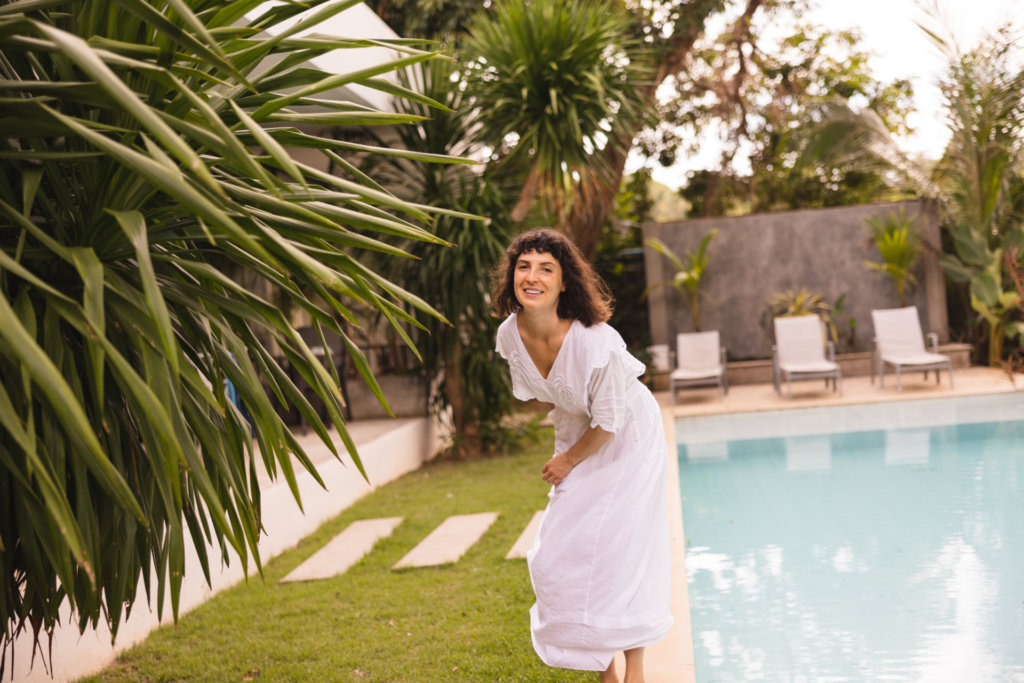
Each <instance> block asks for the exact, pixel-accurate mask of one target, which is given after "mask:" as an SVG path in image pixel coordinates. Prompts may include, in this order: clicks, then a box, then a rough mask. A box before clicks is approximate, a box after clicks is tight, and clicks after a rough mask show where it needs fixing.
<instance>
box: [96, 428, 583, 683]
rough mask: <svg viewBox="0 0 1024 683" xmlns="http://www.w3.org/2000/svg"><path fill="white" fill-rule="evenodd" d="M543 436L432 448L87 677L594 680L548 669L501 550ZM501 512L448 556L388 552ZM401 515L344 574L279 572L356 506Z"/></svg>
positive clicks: (518, 574) (526, 492)
mask: <svg viewBox="0 0 1024 683" xmlns="http://www.w3.org/2000/svg"><path fill="white" fill-rule="evenodd" d="M549 441H550V434H549V433H545V439H544V443H545V445H544V446H528V447H523V448H519V449H516V450H515V451H514V452H512V453H511V454H509V455H506V456H502V457H497V458H488V459H481V460H473V461H464V462H457V461H440V462H434V463H431V464H428V465H427V466H425V467H423V468H421V469H420V470H417V471H415V472H412V473H410V474H407V475H406V476H404V477H402V478H401V479H399V480H397V481H395V482H392V483H391V484H388V485H386V486H383V487H381V488H380V489H378V490H377V491H376V492H374V493H372V494H370V495H369V496H367V497H365V498H363V499H361V500H360V501H358V502H356V503H355V504H354V505H353V506H352V507H350V508H349V509H347V510H346V511H344V512H343V513H341V514H340V515H338V516H337V517H336V518H335V519H333V520H331V521H329V522H326V523H325V524H324V525H323V526H321V527H320V529H318V530H317V531H316V532H315V533H314V534H312V535H310V536H309V537H307V538H305V539H303V540H302V541H300V542H299V544H298V546H297V547H296V548H294V549H292V550H289V551H287V552H285V553H283V554H281V555H280V556H278V557H277V558H275V559H274V560H272V561H271V562H269V563H268V564H267V566H266V567H265V570H264V579H263V580H261V579H260V578H259V577H255V578H250V579H249V580H248V581H247V582H244V583H242V584H239V585H237V586H235V587H233V588H231V589H228V590H226V591H223V592H221V593H219V594H218V595H217V596H215V597H214V598H212V599H211V600H209V601H207V602H206V603H204V604H203V605H201V606H200V607H198V608H196V609H195V610H193V611H191V612H189V613H188V614H186V615H184V616H183V617H182V618H181V619H180V620H179V622H178V623H177V624H176V625H169V626H165V627H162V628H160V629H158V630H156V631H154V632H153V633H152V634H151V635H150V636H149V637H148V638H147V639H146V640H145V641H143V642H142V643H141V644H139V645H138V646H136V647H133V648H131V649H129V650H127V651H125V652H124V653H123V654H122V655H121V656H120V657H119V658H118V660H117V661H116V663H114V664H113V665H111V666H110V667H108V668H107V669H106V670H104V671H103V672H101V673H100V674H99V675H96V676H92V677H89V678H86V679H83V680H84V681H89V682H93V683H99V682H104V683H115V682H116V683H122V682H128V681H147V682H157V681H203V682H207V681H211V682H214V681H235V682H237V681H410V682H416V683H421V682H424V681H449V680H465V681H531V682H532V681H593V680H596V675H595V674H587V673H582V672H570V671H565V670H562V669H551V668H548V667H547V666H545V665H544V664H543V663H542V662H541V661H540V660H539V659H538V658H537V656H536V655H535V654H534V652H533V648H532V645H531V644H530V629H529V613H528V611H529V608H530V605H531V604H532V603H533V591H532V588H531V586H530V580H529V576H528V574H527V569H526V562H525V561H524V560H506V559H504V558H505V554H506V553H507V552H508V550H509V548H511V547H512V544H513V543H514V542H515V540H516V538H518V536H519V534H520V533H521V532H522V530H523V529H524V528H525V527H526V524H527V523H528V522H529V520H530V517H531V516H532V515H533V513H534V511H536V510H539V509H541V508H543V507H544V505H545V504H546V502H547V498H546V494H547V490H548V486H547V485H546V484H545V483H544V482H543V481H542V480H541V478H540V467H541V465H542V464H543V462H544V461H545V460H546V459H547V457H549V455H550V445H549V443H548V442H549ZM474 512H498V513H499V516H498V520H497V521H496V522H495V523H494V525H493V526H491V528H490V529H489V530H488V531H487V533H486V534H484V536H483V538H482V539H481V540H480V541H479V542H478V543H477V544H476V545H474V546H473V547H472V548H471V549H470V550H469V551H468V552H467V553H466V555H464V556H463V557H462V559H461V560H459V561H458V562H457V563H455V564H454V565H447V566H443V567H437V568H425V569H406V570H399V571H395V570H392V569H391V566H392V565H394V564H395V562H397V561H398V560H399V559H400V558H401V557H402V556H403V555H404V554H405V553H406V552H408V551H409V550H410V549H411V548H412V547H413V546H414V545H416V544H417V543H418V542H419V541H420V540H422V539H423V538H424V537H425V536H426V535H427V534H428V533H429V532H430V531H431V530H433V529H434V528H435V527H436V526H437V525H438V524H440V523H441V522H442V521H443V520H444V519H445V518H446V517H448V516H449V515H454V514H465V513H474ZM392 516H402V517H404V518H405V519H404V521H403V522H402V523H401V524H400V525H399V526H398V528H397V529H396V530H395V532H394V533H393V534H392V535H391V536H390V537H389V538H387V539H383V540H381V541H380V542H378V543H377V545H376V546H375V547H374V549H373V550H372V551H371V552H370V553H369V554H368V555H367V556H366V557H365V558H363V560H362V561H360V562H359V563H358V564H356V565H355V566H353V567H352V568H350V569H349V570H348V571H347V572H346V573H345V574H343V575H341V576H337V577H334V578H331V579H325V580H321V581H310V582H295V583H291V582H290V583H279V581H280V579H281V578H282V577H284V576H285V575H286V574H287V573H288V572H290V571H291V570H292V569H294V568H295V567H297V566H298V565H299V564H301V563H302V562H303V561H304V560H305V559H306V558H308V557H309V556H310V555H312V554H313V553H314V552H315V551H316V550H318V549H319V548H321V547H322V546H323V545H325V544H326V543H327V542H328V541H329V540H330V539H331V538H333V537H334V536H335V535H336V534H338V533H340V532H341V531H342V530H344V529H345V527H346V526H348V524H350V523H351V522H353V521H356V520H359V519H370V518H376V517H392Z"/></svg>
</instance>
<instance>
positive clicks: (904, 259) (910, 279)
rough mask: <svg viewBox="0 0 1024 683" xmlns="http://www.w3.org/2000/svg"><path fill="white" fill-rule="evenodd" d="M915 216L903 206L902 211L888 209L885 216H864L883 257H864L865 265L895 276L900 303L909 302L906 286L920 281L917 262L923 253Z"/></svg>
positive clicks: (893, 278) (890, 276)
mask: <svg viewBox="0 0 1024 683" xmlns="http://www.w3.org/2000/svg"><path fill="white" fill-rule="evenodd" d="M914 220H915V219H914V218H908V217H907V211H906V209H904V208H903V207H902V206H901V207H900V210H899V212H897V213H892V212H889V213H887V214H886V215H884V216H878V215H875V216H869V217H868V218H866V219H865V222H866V223H867V224H868V227H869V228H870V229H871V240H872V242H873V243H874V245H875V246H876V247H877V248H878V254H879V255H880V256H881V257H882V261H881V263H879V262H878V261H865V262H864V267H865V268H869V269H872V270H878V271H881V272H883V273H885V274H886V275H888V276H889V278H890V279H891V280H892V283H893V285H894V286H895V287H896V294H897V295H898V296H899V299H900V306H906V305H907V303H906V290H907V289H909V288H910V287H912V286H913V285H915V284H917V278H915V277H914V273H913V270H914V266H916V265H917V260H918V258H920V256H921V249H922V248H923V245H922V243H921V236H920V235H918V234H917V231H916V230H915V229H914Z"/></svg>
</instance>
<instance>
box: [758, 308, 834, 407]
mask: <svg viewBox="0 0 1024 683" xmlns="http://www.w3.org/2000/svg"><path fill="white" fill-rule="evenodd" d="M821 328H822V336H823V337H826V335H827V332H826V330H825V323H824V322H822V323H821ZM825 360H827V361H828V362H830V363H832V364H833V365H835V367H834V368H832V369H830V370H815V371H808V372H801V371H793V370H786V369H785V368H783V367H782V364H781V363H780V362H779V347H778V344H773V345H772V383H773V384H774V385H775V393H776V394H778V395H779V396H782V386H781V385H782V380H783V379H784V380H785V381H786V395H787V398H793V380H796V381H801V380H807V379H824V380H825V386H826V387H828V381H829V380H830V379H831V380H832V390H833V391H835V392H836V393H837V394H839V395H840V396H842V394H843V388H842V386H843V371H842V369H840V367H839V363H837V362H836V347H835V344H833V343H832V340H831V339H827V337H826V341H825Z"/></svg>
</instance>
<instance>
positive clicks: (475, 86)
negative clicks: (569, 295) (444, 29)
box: [464, 0, 651, 223]
mask: <svg viewBox="0 0 1024 683" xmlns="http://www.w3.org/2000/svg"><path fill="white" fill-rule="evenodd" d="M631 22H632V20H631V17H630V15H628V14H627V13H626V12H625V11H624V10H623V9H622V8H621V7H617V6H616V5H615V3H606V2H596V1H595V0H537V1H535V2H528V3H524V2H519V1H512V0H507V1H505V0H503V1H502V2H498V3H496V5H495V6H494V9H493V11H492V12H488V13H480V14H478V15H477V17H476V18H475V20H474V21H473V23H472V25H471V27H470V33H469V36H468V37H467V38H466V40H465V42H464V51H465V57H466V61H467V62H468V63H469V64H470V66H471V68H470V69H469V72H468V74H469V78H470V79H471V83H472V86H471V91H472V93H473V96H474V103H475V105H476V107H477V108H478V112H479V116H480V122H481V124H482V131H481V133H482V138H483V139H484V140H485V141H486V142H487V143H488V144H490V145H491V146H492V147H493V148H494V149H495V153H496V155H497V156H498V157H499V158H502V159H504V160H505V161H506V162H507V163H508V164H510V165H513V166H518V167H520V168H523V169H527V170H528V175H527V178H526V181H525V182H524V184H523V190H522V193H521V196H520V200H519V202H518V204H517V205H516V207H515V208H514V209H513V212H512V215H513V218H515V219H516V220H522V218H523V217H525V215H526V211H527V210H528V208H529V206H530V204H531V203H532V202H533V200H534V198H535V197H536V196H538V193H540V195H542V196H544V197H545V198H546V199H547V200H548V203H549V206H550V207H551V214H552V216H553V220H555V221H556V222H557V223H564V221H565V216H566V211H567V210H568V208H569V206H568V202H569V201H570V199H571V196H572V193H573V191H574V189H575V187H576V186H577V185H578V184H579V183H580V182H581V181H582V180H584V179H587V180H592V179H595V178H596V179H600V180H602V181H604V182H611V180H610V174H611V172H612V169H610V168H607V167H606V166H605V165H604V164H605V162H604V160H603V157H602V156H601V155H600V154H598V152H599V151H600V150H602V149H603V148H604V147H605V146H606V145H607V144H621V139H620V138H621V137H622V134H623V131H633V130H636V129H637V128H638V127H639V126H638V122H639V121H642V120H644V116H645V115H646V110H645V105H644V103H643V101H642V100H641V99H640V95H639V94H638V93H639V92H640V86H641V85H642V84H643V82H644V81H645V80H647V79H649V78H650V75H651V74H650V69H649V68H646V67H644V66H642V61H641V60H637V59H636V57H637V55H638V54H639V53H640V44H639V43H638V42H637V41H636V40H635V39H634V38H632V37H631V30H630V27H631ZM629 137H630V138H631V137H632V135H631V134H630V135H629ZM631 142H632V140H631V139H630V140H629V141H627V143H631Z"/></svg>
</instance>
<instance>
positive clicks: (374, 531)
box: [281, 517, 402, 581]
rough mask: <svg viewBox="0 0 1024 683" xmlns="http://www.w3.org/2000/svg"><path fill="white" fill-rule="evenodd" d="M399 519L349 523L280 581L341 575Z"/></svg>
mask: <svg viewBox="0 0 1024 683" xmlns="http://www.w3.org/2000/svg"><path fill="white" fill-rule="evenodd" d="M401 522H402V518H401V517H384V518H382V519H363V520H360V521H358V522H352V523H351V524H349V525H348V527H346V528H345V530H344V531H342V532H341V533H340V534H338V535H337V536H335V537H334V538H332V539H331V541H330V543H328V544H327V545H325V546H324V547H323V548H321V549H320V550H318V551H316V552H315V553H313V555H312V556H311V557H310V558H309V559H307V560H306V561H305V562H303V563H302V564H300V565H299V566H298V567H296V568H295V569H293V570H292V572H291V573H290V574H288V576H286V577H284V578H283V579H281V580H282V581H311V580H313V579H327V578H330V577H332V576H336V575H337V574H344V573H345V572H346V571H347V570H348V568H349V567H351V566H352V565H354V564H355V563H356V562H358V561H359V560H360V559H362V557H363V556H364V555H366V553H368V552H370V550H371V549H372V548H373V546H374V544H375V543H376V542H377V541H379V540H380V539H382V538H386V537H387V536H390V535H391V532H392V531H394V530H395V527H396V526H398V525H399V524H400V523H401Z"/></svg>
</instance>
